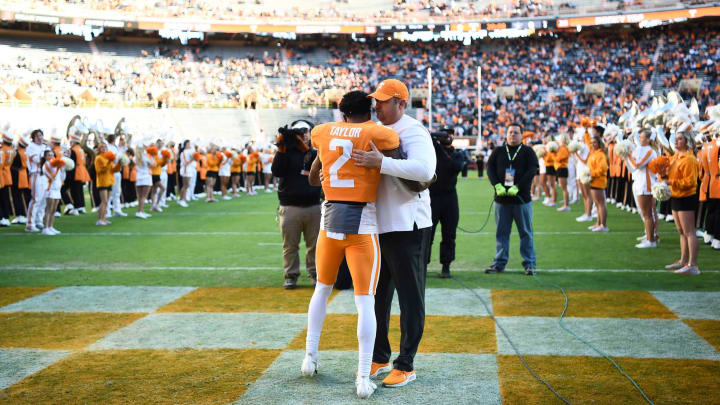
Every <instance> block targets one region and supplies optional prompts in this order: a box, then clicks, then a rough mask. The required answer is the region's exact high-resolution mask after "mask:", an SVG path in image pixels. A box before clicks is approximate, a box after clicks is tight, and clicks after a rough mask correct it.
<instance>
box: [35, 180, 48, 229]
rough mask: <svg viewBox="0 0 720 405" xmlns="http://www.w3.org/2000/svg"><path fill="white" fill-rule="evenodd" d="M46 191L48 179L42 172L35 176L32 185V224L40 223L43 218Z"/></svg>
mask: <svg viewBox="0 0 720 405" xmlns="http://www.w3.org/2000/svg"><path fill="white" fill-rule="evenodd" d="M47 191H48V179H47V177H45V176H44V175H42V174H38V175H37V177H36V178H35V185H34V186H33V196H34V197H33V200H32V206H33V207H32V224H33V225H38V224H40V225H42V224H43V218H44V217H45V205H46V204H45V202H46V201H45V198H46V197H47Z"/></svg>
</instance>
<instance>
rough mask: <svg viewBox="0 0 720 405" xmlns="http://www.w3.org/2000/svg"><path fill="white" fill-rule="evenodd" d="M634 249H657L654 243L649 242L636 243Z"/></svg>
mask: <svg viewBox="0 0 720 405" xmlns="http://www.w3.org/2000/svg"><path fill="white" fill-rule="evenodd" d="M635 247H636V248H638V249H648V248H656V247H657V243H655V242H650V241H649V240H643V241H642V242H640V243H638V244H637V245H635Z"/></svg>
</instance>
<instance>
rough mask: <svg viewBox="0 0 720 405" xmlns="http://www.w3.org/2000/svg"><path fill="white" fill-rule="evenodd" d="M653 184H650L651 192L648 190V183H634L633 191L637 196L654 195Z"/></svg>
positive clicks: (643, 181)
mask: <svg viewBox="0 0 720 405" xmlns="http://www.w3.org/2000/svg"><path fill="white" fill-rule="evenodd" d="M652 186H653V182H652V181H651V183H650V190H648V188H647V181H645V180H642V181H633V185H632V191H633V194H635V195H652Z"/></svg>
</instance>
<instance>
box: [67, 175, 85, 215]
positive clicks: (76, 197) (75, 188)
mask: <svg viewBox="0 0 720 405" xmlns="http://www.w3.org/2000/svg"><path fill="white" fill-rule="evenodd" d="M83 186H85V183H83V182H81V181H75V180H72V181H70V196H71V197H72V201H73V205H74V206H75V208H76V209H77V208H85V192H84V190H83Z"/></svg>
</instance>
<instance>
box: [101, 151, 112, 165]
mask: <svg viewBox="0 0 720 405" xmlns="http://www.w3.org/2000/svg"><path fill="white" fill-rule="evenodd" d="M102 156H103V157H104V158H105V159H107V160H109V161H111V162H112V161H114V160H115V154H114V153H112V152H110V151H107V152H105V153H103V154H102Z"/></svg>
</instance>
